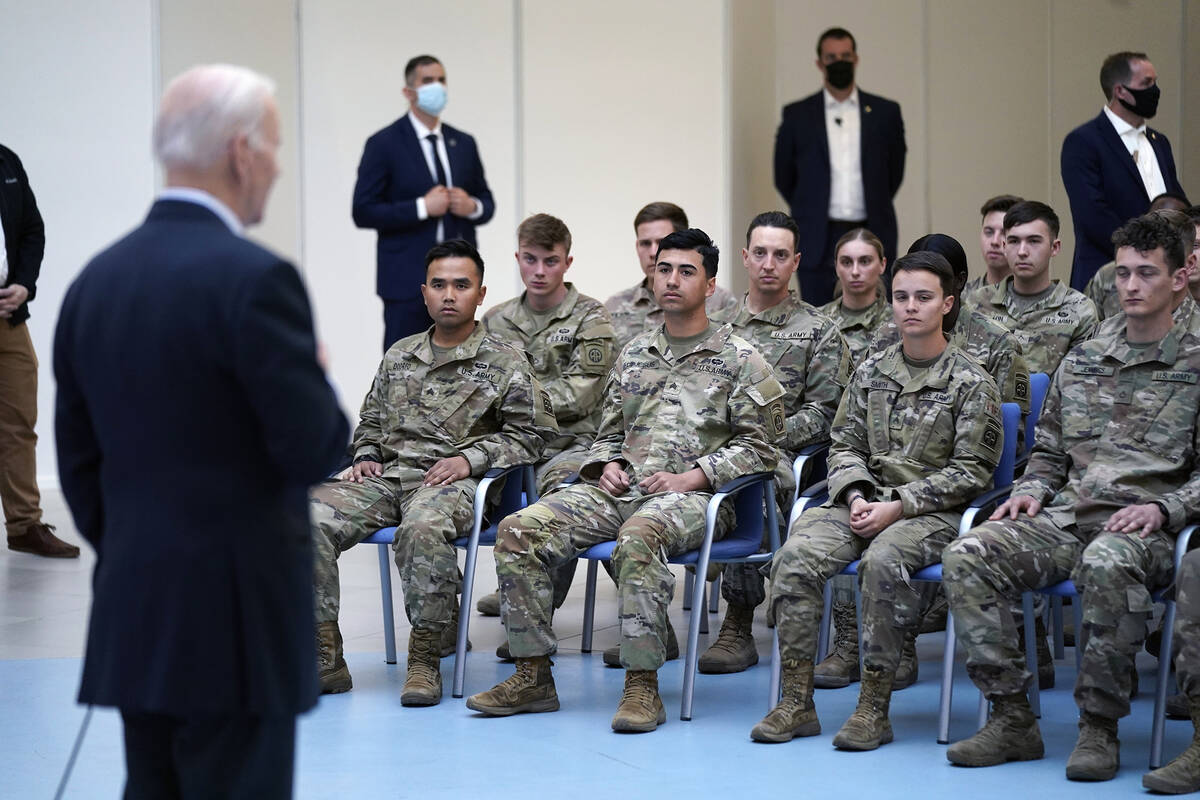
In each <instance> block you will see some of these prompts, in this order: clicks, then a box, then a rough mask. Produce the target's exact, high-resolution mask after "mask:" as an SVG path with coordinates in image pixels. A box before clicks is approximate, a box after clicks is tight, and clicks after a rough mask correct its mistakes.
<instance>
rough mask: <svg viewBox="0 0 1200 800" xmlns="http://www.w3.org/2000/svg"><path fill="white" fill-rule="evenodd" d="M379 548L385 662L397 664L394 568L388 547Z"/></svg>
mask: <svg viewBox="0 0 1200 800" xmlns="http://www.w3.org/2000/svg"><path fill="white" fill-rule="evenodd" d="M378 547H379V598H380V601H381V602H382V603H383V651H384V660H385V661H386V662H387V663H389V664H395V663H396V615H395V613H394V612H393V611H392V567H391V563H390V562H391V559H390V558H388V546H387V545H386V544H381V545H379V546H378Z"/></svg>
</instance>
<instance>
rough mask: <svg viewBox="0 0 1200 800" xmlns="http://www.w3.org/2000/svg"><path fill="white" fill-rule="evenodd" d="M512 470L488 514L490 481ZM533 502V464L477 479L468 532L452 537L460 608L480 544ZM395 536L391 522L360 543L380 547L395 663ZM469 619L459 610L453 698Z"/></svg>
mask: <svg viewBox="0 0 1200 800" xmlns="http://www.w3.org/2000/svg"><path fill="white" fill-rule="evenodd" d="M514 473H517V475H516V477H518V478H519V480H506V481H505V482H504V486H503V488H502V489H501V491H500V497H499V500H498V502H497V504H496V509H495V511H494V512H493V513H492V514H490V515H488V514H487V513H486V512H487V496H488V491H489V489H490V488H491V486H492V484H493V483H495V482H496V481H498V480H500V479H502V478H506V477H509V476H512V475H513V474H514ZM533 502H537V489H536V488H535V483H534V479H533V467H531V466H529V465H526V464H520V465H517V466H513V467H508V468H505V469H500V468H494V469H489V470H488V471H487V472H485V473H484V475H483V478H482V479H480V481H479V485H478V486H477V487H476V488H475V499H474V503H473V512H474V521H473V523H472V525H471V534H470V535H469V536H462V537H459V538H458V539H455V540H454V546H455V547H460V548H464V549H465V550H466V551H467V555H466V562H465V565H464V566H463V582H462V600H461V601H460V603H459V608H460V609H469V608H471V595H472V594H473V592H474V587H475V562H476V560H477V558H478V554H479V546H480V545H492V544H495V543H496V526H497V524H498V523H499V521H500V520H502V519H504V518H505V517H506V516H508V515H509V514H511V513H513V512H514V511H518V510H520V509H522V508H524V507H525V506H526V505H527V503H533ZM485 517H486V518H485ZM492 520H494V521H492ZM488 521H491V522H490V524H488V525H487V526H486V527H485V525H484V523H485V522H488ZM395 538H396V527H395V526H394V525H393V526H392V527H389V528H380V529H379V530H377V531H376V532H375V533H373V534H371V535H370V536H368V537H367V538H366V539H364V540H363V541H362V542H360V544H363V543H365V544H374V545H378V546H379V583H380V595H381V598H382V601H383V641H384V649H385V651H386V659H387V663H389V664H395V663H396V620H395V615H394V614H393V612H392V573H391V569H390V567H389V565H388V562H389V561H390V559H389V557H388V546H389V545H391V543H392V542H393V541H394V540H395ZM470 619H471V615H470V614H469V613H465V612H464V613H460V614H459V616H458V642H457V644H456V646H455V651H454V685H453V695H454V697H462V696H463V683H464V681H465V677H466V667H467V661H466V655H467V629H468V627H469V625H470Z"/></svg>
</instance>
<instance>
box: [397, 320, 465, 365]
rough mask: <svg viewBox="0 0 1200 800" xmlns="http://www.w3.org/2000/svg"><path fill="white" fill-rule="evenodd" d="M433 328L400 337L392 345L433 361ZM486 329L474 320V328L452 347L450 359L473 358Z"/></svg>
mask: <svg viewBox="0 0 1200 800" xmlns="http://www.w3.org/2000/svg"><path fill="white" fill-rule="evenodd" d="M433 328H434V326H432V325H431V326H430V327H429V330H427V331H425V335H424V336H415V337H409V338H408V339H401V340H400V342H397V344H396V345H393V346H394V347H398V349H399V350H400V351H401V352H405V353H408V354H409V355H411V356H413V357H414V358H416V359H418V360H420V361H423V362H424V363H426V364H432V363H433V362H434V355H433ZM485 333H486V331H485V330H484V327H483V325H482V324H480V322H479V320H476V321H475V330H474V331H472V333H471V335H470V336H468V337H467V338H466V339H465V340H463V342H462V343H460V344H459V345H458V347H456V348H454V355H453V357H452V358H451V359H450V360H451V361H463V360H464V359H468V358H474V357H475V356H476V354H477V353H478V352H479V346H480V344H482V342H483V337H484V335H485Z"/></svg>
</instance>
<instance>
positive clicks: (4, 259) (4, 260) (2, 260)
mask: <svg viewBox="0 0 1200 800" xmlns="http://www.w3.org/2000/svg"><path fill="white" fill-rule="evenodd" d="M7 280H8V241H7V240H6V239H5V237H4V226H3V225H0V286H3V285H4V282H5V281H7Z"/></svg>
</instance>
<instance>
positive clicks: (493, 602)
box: [475, 590, 500, 617]
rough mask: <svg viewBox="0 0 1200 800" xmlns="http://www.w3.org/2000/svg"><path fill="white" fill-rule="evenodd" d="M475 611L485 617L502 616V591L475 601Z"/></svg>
mask: <svg viewBox="0 0 1200 800" xmlns="http://www.w3.org/2000/svg"><path fill="white" fill-rule="evenodd" d="M475 610H476V611H478V612H479V613H480V614H482V615H483V616H485V617H498V616H500V591H499V590H496V591H494V592H492V593H491V594H485V595H484V596H483V597H481V598H479V599H478V600H477V601H475Z"/></svg>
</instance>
